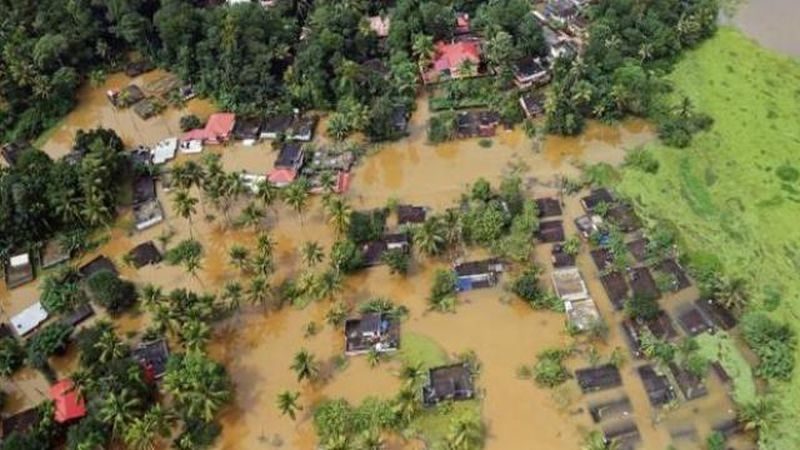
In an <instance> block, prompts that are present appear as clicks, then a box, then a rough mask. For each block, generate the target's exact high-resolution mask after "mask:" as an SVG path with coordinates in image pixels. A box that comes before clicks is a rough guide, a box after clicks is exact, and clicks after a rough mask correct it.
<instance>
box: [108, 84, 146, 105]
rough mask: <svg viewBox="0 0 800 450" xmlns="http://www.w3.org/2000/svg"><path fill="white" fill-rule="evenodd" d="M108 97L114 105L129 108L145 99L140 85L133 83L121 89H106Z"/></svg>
mask: <svg viewBox="0 0 800 450" xmlns="http://www.w3.org/2000/svg"><path fill="white" fill-rule="evenodd" d="M106 97H107V98H108V101H109V102H111V104H112V105H114V107H116V108H127V107H129V106H132V105H134V104H136V103H139V102H140V101H142V100H144V97H145V95H144V92H143V91H142V89H141V88H140V87H139V86H137V85H135V84H131V85H128V86H125V87H124V88H122V89H120V90H113V89H112V90H108V91H106Z"/></svg>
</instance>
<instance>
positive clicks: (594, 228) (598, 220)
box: [575, 214, 603, 239]
mask: <svg viewBox="0 0 800 450" xmlns="http://www.w3.org/2000/svg"><path fill="white" fill-rule="evenodd" d="M602 224H603V218H602V217H600V216H598V215H595V214H591V215H590V214H587V215H584V216H580V217H578V218H576V219H575V227H576V228H577V229H578V233H580V235H581V236H582V237H583V238H584V239H588V238H589V237H590V236H591V235H593V234H594V233H597V232H599V231H600V227H601V225H602Z"/></svg>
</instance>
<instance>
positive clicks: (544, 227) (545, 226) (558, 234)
mask: <svg viewBox="0 0 800 450" xmlns="http://www.w3.org/2000/svg"><path fill="white" fill-rule="evenodd" d="M536 238H537V239H539V240H540V241H542V242H545V243H553V242H562V241H563V240H564V238H565V235H564V223H563V222H562V221H560V220H548V221H546V222H540V223H539V229H538V230H537V231H536Z"/></svg>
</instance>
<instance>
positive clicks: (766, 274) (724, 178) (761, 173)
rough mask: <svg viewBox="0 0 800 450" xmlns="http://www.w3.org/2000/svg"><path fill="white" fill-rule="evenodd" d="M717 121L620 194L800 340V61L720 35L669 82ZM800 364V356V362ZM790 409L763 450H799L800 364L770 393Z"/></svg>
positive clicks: (662, 154) (632, 173) (633, 177)
mask: <svg viewBox="0 0 800 450" xmlns="http://www.w3.org/2000/svg"><path fill="white" fill-rule="evenodd" d="M670 78H671V79H672V80H673V82H674V84H675V87H676V92H675V97H676V99H678V98H680V97H682V96H684V95H685V96H688V97H689V98H690V99H691V100H692V102H693V103H694V105H695V106H696V107H697V108H698V109H699V110H701V111H704V112H706V113H709V114H710V115H711V116H712V117H713V118H714V120H715V123H714V126H713V127H712V129H711V130H710V131H708V132H705V133H702V134H701V135H698V136H696V137H695V140H694V142H693V143H692V145H691V146H690V148H687V149H682V150H679V149H670V148H665V147H663V146H660V145H657V144H656V145H652V146H651V147H650V150H652V151H653V153H654V154H655V155H656V156H657V158H658V160H659V162H660V169H659V171H658V173H657V174H656V175H648V174H645V173H643V172H641V171H637V170H634V169H628V170H626V171H624V173H623V176H622V180H621V182H620V184H619V190H620V191H621V192H622V193H624V194H626V195H627V196H629V197H631V198H632V199H633V200H634V201H635V203H636V204H637V205H638V207H639V209H640V211H642V212H643V213H644V215H645V216H647V217H652V218H660V219H662V220H663V219H666V220H668V221H670V222H672V224H673V225H674V226H675V227H676V228H677V229H678V230H679V231H680V235H681V240H682V244H683V247H684V248H685V249H686V250H688V252H689V255H692V256H694V257H702V258H713V259H717V260H718V261H719V263H721V265H722V267H723V268H724V271H725V272H726V273H729V274H731V275H733V276H737V277H742V278H744V279H745V280H747V282H748V284H749V289H750V291H751V296H752V299H753V302H754V305H755V307H757V308H765V309H768V310H770V311H771V314H772V315H773V316H774V317H775V318H776V319H778V320H781V321H786V322H789V323H791V324H792V325H793V326H794V327H795V329H796V330H797V332H798V334H799V335H800V276H798V273H800V227H798V223H800V62H798V61H797V60H791V59H789V58H787V57H783V56H779V55H776V54H774V53H771V52H769V51H767V50H764V49H762V48H761V47H759V46H758V45H757V44H755V43H754V42H752V41H750V40H749V39H747V38H746V37H744V36H743V35H742V34H741V33H739V32H738V31H735V30H732V29H727V28H726V29H721V30H720V31H719V33H718V35H717V36H716V37H714V38H713V39H711V40H710V41H708V42H706V43H705V44H704V45H703V46H702V47H700V48H699V49H697V50H695V51H693V52H691V53H690V54H688V55H687V56H686V57H685V58H684V59H683V60H682V61H681V62H680V63H679V64H678V66H677V67H676V70H675V72H674V73H673V74H672V75H671V76H670ZM798 361H800V355H798ZM772 389H773V390H775V391H776V392H777V394H778V397H779V398H781V401H782V405H783V407H784V411H783V415H782V416H783V418H782V421H781V423H780V424H779V426H777V427H775V429H774V430H773V431H772V432H770V433H766V435H765V436H763V437H762V442H761V444H762V445H761V446H762V448H769V449H787V448H800V427H797V426H796V421H797V419H798V417H800V414H798V410H799V407H798V405H800V366H798V368H797V369H796V370H795V371H794V378H793V379H792V381H791V382H789V383H784V384H776V385H773V387H772Z"/></svg>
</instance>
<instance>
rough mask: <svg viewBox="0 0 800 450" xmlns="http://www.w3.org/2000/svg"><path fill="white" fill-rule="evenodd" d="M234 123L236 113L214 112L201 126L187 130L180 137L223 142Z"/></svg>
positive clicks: (184, 139) (204, 141) (230, 134)
mask: <svg viewBox="0 0 800 450" xmlns="http://www.w3.org/2000/svg"><path fill="white" fill-rule="evenodd" d="M235 125H236V115H235V114H233V113H214V114H211V116H210V117H209V118H208V121H206V125H205V126H204V127H203V128H196V129H194V130H189V131H187V132H186V133H184V134H183V136H182V137H181V140H182V141H198V142H201V143H203V144H212V145H213V144H223V143H225V142H227V141H228V140H229V139H230V138H231V136H232V134H233V127H234V126H235Z"/></svg>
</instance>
